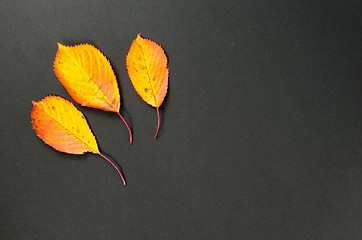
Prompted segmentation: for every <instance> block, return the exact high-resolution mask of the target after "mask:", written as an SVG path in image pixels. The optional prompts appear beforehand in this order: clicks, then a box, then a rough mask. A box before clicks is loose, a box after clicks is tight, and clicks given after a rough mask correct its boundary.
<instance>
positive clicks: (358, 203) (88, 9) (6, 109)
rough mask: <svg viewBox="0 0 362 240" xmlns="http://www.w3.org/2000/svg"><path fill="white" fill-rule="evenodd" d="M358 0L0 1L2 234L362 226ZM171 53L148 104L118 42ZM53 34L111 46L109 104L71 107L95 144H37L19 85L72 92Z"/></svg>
mask: <svg viewBox="0 0 362 240" xmlns="http://www.w3.org/2000/svg"><path fill="white" fill-rule="evenodd" d="M361 9H362V4H361V1H359V0H358V1H296V2H292V1H287V0H285V1H266V0H258V1H255V0H250V1H224V0H223V1H148V0H144V1H140V0H137V1H105V0H97V1H85V0H83V1H74V0H67V1H45V0H37V1H23V0H21V1H20V0H19V1H14V0H9V1H6V0H5V1H4V0H1V1H0V21H1V24H0V30H1V34H0V54H1V62H0V63H1V64H0V78H1V81H0V94H1V102H0V113H1V118H0V123H1V134H0V140H1V162H0V194H1V195H0V216H1V217H0V239H7V240H8V239H9V240H11V239H328V240H330V239H362V82H361V78H362V72H361V66H362V65H361V64H362V61H361V59H362V51H361V50H362V49H361V42H362V41H361V40H362V34H361V29H362V28H361V27H362V24H361ZM138 33H141V34H142V36H143V37H146V38H150V39H152V40H154V41H156V42H158V43H159V44H161V45H162V46H163V48H164V49H165V51H166V53H167V55H168V58H169V68H170V78H169V92H168V94H167V97H166V99H165V101H164V103H163V105H162V107H161V109H160V110H161V121H162V124H161V129H160V132H159V138H158V139H157V140H154V139H153V135H154V132H155V128H156V124H157V117H156V111H155V109H154V108H152V107H150V106H149V105H147V104H146V103H144V102H143V101H142V99H141V98H140V97H139V96H138V95H137V93H136V92H135V91H134V89H133V87H132V84H131V82H130V80H129V78H128V74H127V70H126V67H125V57H126V55H127V52H128V50H129V47H130V44H131V42H132V40H133V39H134V38H135V37H136V35H137V34H138ZM57 42H60V43H62V44H65V45H74V44H78V43H85V42H87V43H91V44H94V45H95V46H96V47H97V48H99V49H101V50H102V51H103V52H104V54H105V55H106V56H107V57H108V58H109V59H110V61H111V63H112V66H113V68H114V70H115V72H116V75H117V79H118V82H119V86H120V91H121V98H122V100H121V101H122V106H121V113H122V114H123V115H124V116H125V118H126V119H127V120H128V121H129V122H130V123H131V125H132V129H133V132H134V144H132V145H130V144H129V143H128V132H127V129H126V128H125V126H124V125H123V123H122V121H121V120H120V119H119V117H118V116H117V115H116V114H114V113H109V112H104V111H101V110H97V109H91V108H85V107H81V106H79V105H78V104H75V105H76V106H77V107H78V108H79V109H80V110H81V111H82V112H83V113H84V114H85V116H86V117H87V120H88V122H89V125H90V126H91V128H92V130H93V132H94V134H95V135H96V137H97V140H98V143H99V146H100V149H101V151H103V152H104V153H106V154H107V155H108V156H110V157H111V158H112V159H113V160H115V161H117V162H118V163H119V164H120V165H121V166H122V168H123V170H124V173H125V176H126V179H127V182H128V185H127V186H126V187H123V186H122V184H121V179H120V177H119V176H118V175H117V172H116V171H115V170H114V169H113V168H112V166H111V165H110V164H109V163H107V162H106V161H105V160H103V159H102V158H101V157H99V156H97V155H93V154H90V153H88V154H85V155H84V156H73V155H68V154H65V153H60V152H57V151H55V150H54V149H52V148H51V147H49V146H47V145H45V144H43V142H42V141H41V140H40V139H39V138H38V137H37V136H36V134H35V132H34V130H33V129H32V126H31V123H30V121H31V118H30V112H31V109H32V104H31V101H32V100H34V101H38V100H40V99H42V98H43V97H45V96H46V95H49V94H55V95H60V96H63V97H65V98H66V99H69V100H71V98H70V96H69V95H68V93H67V92H66V90H65V89H64V87H63V86H62V85H61V84H60V83H59V82H58V80H57V78H56V76H55V74H54V72H53V61H54V58H55V54H56V51H57V44H56V43H57Z"/></svg>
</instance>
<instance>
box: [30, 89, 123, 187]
mask: <svg viewBox="0 0 362 240" xmlns="http://www.w3.org/2000/svg"><path fill="white" fill-rule="evenodd" d="M31 118H32V125H33V128H34V130H35V132H36V133H37V135H38V136H39V137H40V138H41V139H42V140H43V141H44V143H46V144H48V145H49V146H51V147H53V148H54V149H56V150H58V151H61V152H65V153H69V154H83V153H85V152H92V153H95V154H98V155H100V156H101V157H103V158H104V159H106V160H107V161H108V162H109V163H110V164H112V166H113V167H114V168H116V170H117V172H118V173H119V175H120V176H121V178H122V181H123V184H124V185H126V182H125V180H124V178H123V175H122V173H121V171H120V169H119V168H118V167H117V166H116V165H115V164H114V163H113V162H112V161H111V160H110V159H108V158H107V157H105V156H104V155H103V154H102V153H100V151H99V149H98V145H97V141H96V139H95V137H94V135H93V133H92V131H91V129H90V128H89V126H88V123H87V121H86V119H85V117H84V115H83V114H82V112H80V111H79V110H78V109H77V108H76V107H75V106H74V105H73V104H72V103H71V102H69V101H68V100H66V99H64V98H61V97H57V96H48V97H45V98H44V99H42V100H40V101H39V102H33V110H32V113H31Z"/></svg>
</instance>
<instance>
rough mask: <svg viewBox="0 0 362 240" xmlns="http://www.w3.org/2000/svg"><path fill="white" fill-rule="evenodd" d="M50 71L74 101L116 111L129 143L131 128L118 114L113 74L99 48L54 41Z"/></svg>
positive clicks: (118, 102) (117, 91) (116, 90)
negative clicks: (52, 70) (67, 44)
mask: <svg viewBox="0 0 362 240" xmlns="http://www.w3.org/2000/svg"><path fill="white" fill-rule="evenodd" d="M54 71H55V74H56V75H57V77H58V79H59V81H60V82H61V83H62V84H63V86H64V87H65V88H66V89H67V91H68V93H69V95H70V96H71V97H72V98H73V99H74V100H75V101H76V102H77V103H79V104H80V105H82V106H87V107H92V108H98V109H102V110H104V111H110V112H115V113H117V114H118V115H119V116H120V117H121V119H122V120H123V122H124V123H125V125H126V127H127V129H128V131H129V138H130V143H132V133H131V129H130V128H129V126H128V124H127V122H126V120H125V119H124V118H123V116H122V115H121V114H120V113H119V108H120V105H121V102H120V95H119V89H118V85H117V80H116V76H115V74H114V72H113V69H112V67H111V64H110V63H109V61H108V59H107V58H106V57H105V56H104V55H103V54H102V52H101V51H99V50H98V49H97V48H95V47H94V46H92V45H90V44H80V45H76V46H74V47H68V46H64V45H62V44H60V43H58V52H57V55H56V57H55V61H54Z"/></svg>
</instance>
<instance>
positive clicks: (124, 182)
mask: <svg viewBox="0 0 362 240" xmlns="http://www.w3.org/2000/svg"><path fill="white" fill-rule="evenodd" d="M99 155H100V156H101V157H103V158H104V159H106V160H107V161H108V162H109V163H110V164H112V166H113V167H114V168H115V169H116V170H117V172H118V173H119V175H120V176H121V178H122V181H123V185H124V186H126V185H127V184H126V180H124V177H123V175H122V173H121V170H119V168H118V167H117V166H116V165H115V164H114V163H113V162H112V161H111V160H109V159H108V158H107V157H106V156H104V155H103V154H102V153H99Z"/></svg>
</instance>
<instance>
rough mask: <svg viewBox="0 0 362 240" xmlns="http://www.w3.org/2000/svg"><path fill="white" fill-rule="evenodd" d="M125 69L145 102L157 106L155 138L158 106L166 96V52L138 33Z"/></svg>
mask: <svg viewBox="0 0 362 240" xmlns="http://www.w3.org/2000/svg"><path fill="white" fill-rule="evenodd" d="M127 70H128V75H129V77H130V79H131V81H132V84H133V87H134V88H135V90H136V91H137V93H138V94H139V95H140V96H141V98H142V99H143V100H144V101H145V102H146V103H148V104H149V105H151V106H153V107H155V108H157V116H158V124H157V130H156V135H155V138H156V137H157V133H158V129H159V125H160V115H159V110H158V108H159V107H160V106H161V104H162V102H163V99H164V98H165V96H166V93H167V86H168V72H169V70H168V68H167V57H166V54H165V52H164V51H163V49H162V47H161V46H160V45H158V44H157V43H155V42H153V41H151V40H149V39H145V38H142V37H141V35H140V34H138V35H137V38H136V39H135V40H134V41H133V42H132V45H131V48H130V50H129V52H128V55H127Z"/></svg>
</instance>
